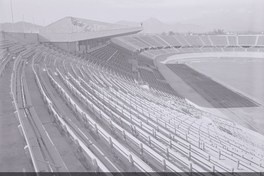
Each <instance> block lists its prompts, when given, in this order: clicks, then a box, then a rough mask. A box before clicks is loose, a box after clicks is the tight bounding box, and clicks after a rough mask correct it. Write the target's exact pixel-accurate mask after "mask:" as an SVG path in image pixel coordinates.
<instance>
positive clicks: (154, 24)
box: [116, 18, 207, 33]
mask: <svg viewBox="0 0 264 176" xmlns="http://www.w3.org/2000/svg"><path fill="white" fill-rule="evenodd" d="M116 24H120V25H126V26H130V27H137V26H140V24H141V22H131V21H119V22H116ZM142 24H143V27H144V29H143V30H142V33H162V32H169V31H174V32H206V31H207V29H205V28H202V27H201V26H198V25H195V24H183V23H176V24H167V23H163V22H161V21H160V20H158V19H156V18H149V19H147V20H145V21H142Z"/></svg>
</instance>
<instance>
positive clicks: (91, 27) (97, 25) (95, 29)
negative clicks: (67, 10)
mask: <svg viewBox="0 0 264 176" xmlns="http://www.w3.org/2000/svg"><path fill="white" fill-rule="evenodd" d="M142 29H143V28H142V27H127V26H122V25H117V24H111V23H104V22H98V21H92V20H87V19H81V18H74V17H65V18H62V19H61V20H58V21H56V22H54V23H52V24H50V25H48V26H46V27H44V28H43V29H41V31H40V36H41V39H42V40H44V41H45V40H46V41H50V42H73V41H80V40H88V39H95V38H101V37H111V36H113V37H114V36H118V35H125V34H133V33H137V32H140V31H141V30H142Z"/></svg>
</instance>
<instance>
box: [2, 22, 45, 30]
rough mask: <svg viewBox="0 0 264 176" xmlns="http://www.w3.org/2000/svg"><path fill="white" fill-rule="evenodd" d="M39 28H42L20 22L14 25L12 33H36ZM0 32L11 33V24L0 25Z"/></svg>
mask: <svg viewBox="0 0 264 176" xmlns="http://www.w3.org/2000/svg"><path fill="white" fill-rule="evenodd" d="M24 28H25V31H24ZM41 28H43V27H42V26H40V25H35V24H32V23H28V22H24V24H23V22H21V21H20V22H17V23H14V32H26V33H37V32H39V30H40V29H41ZM0 30H1V31H5V32H13V26H12V23H0Z"/></svg>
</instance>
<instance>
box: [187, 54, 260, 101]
mask: <svg viewBox="0 0 264 176" xmlns="http://www.w3.org/2000/svg"><path fill="white" fill-rule="evenodd" d="M187 64H188V65H189V66H191V67H192V68H194V69H196V70H197V71H199V72H202V73H204V74H206V75H208V76H210V77H212V78H213V79H216V80H219V81H220V82H221V83H224V84H226V85H228V86H231V87H232V88H235V89H237V90H239V91H241V92H243V93H244V95H248V96H249V97H253V98H255V99H257V100H258V101H259V102H260V103H262V104H264V58H263V59H251V58H235V59H234V58H210V59H208V58H207V59H199V61H194V62H190V63H187Z"/></svg>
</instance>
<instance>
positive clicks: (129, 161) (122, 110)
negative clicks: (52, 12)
mask: <svg viewBox="0 0 264 176" xmlns="http://www.w3.org/2000/svg"><path fill="white" fill-rule="evenodd" d="M81 21H82V20H80V21H75V23H77V22H81ZM86 22H87V21H86ZM87 23H88V22H87ZM94 28H95V27H91V28H89V30H95V29H94ZM99 29H100V30H103V27H102V26H99V27H96V30H99ZM83 30H86V29H83ZM87 30H88V29H87ZM231 40H232V39H231ZM254 42H255V43H254ZM122 43H124V46H123V45H122ZM231 43H232V41H231V42H230V38H229V37H223V36H218V37H212V36H188V37H186V36H180V35H176V36H163V35H149V36H148V35H131V36H125V37H117V38H114V39H113V40H112V42H109V43H108V44H106V45H104V46H100V47H99V48H96V49H94V50H92V51H91V52H88V53H82V54H80V55H73V54H71V53H70V52H67V51H64V50H61V49H60V48H58V47H57V46H56V45H53V44H52V43H50V44H30V45H29V44H28V45H20V44H17V43H16V42H13V43H12V42H11V41H7V40H4V41H1V42H0V46H1V51H0V56H1V60H0V61H1V65H0V66H1V68H0V71H1V72H0V73H1V75H2V77H3V76H5V77H6V78H9V79H8V80H10V77H11V86H10V90H9V92H11V93H10V95H11V99H12V100H11V101H10V102H13V106H14V108H15V112H16V113H15V116H16V117H17V119H18V122H19V124H20V125H19V131H20V133H21V134H22V138H23V139H25V140H24V142H25V143H26V147H25V151H26V152H25V153H26V155H27V157H28V158H30V163H31V165H32V168H33V171H35V172H68V171H71V169H73V168H75V170H74V169H73V170H74V171H88V172H106V173H109V172H133V173H134V172H186V173H191V172H216V173H227V174H228V173H230V174H232V173H234V172H263V171H264V162H263V160H264V154H263V153H264V146H263V144H264V139H263V136H262V135H260V134H257V133H255V132H252V131H251V130H249V129H246V128H244V127H242V126H240V125H238V124H236V123H235V122H233V121H230V120H227V119H224V118H220V117H218V116H216V115H214V114H211V113H209V112H207V111H205V110H201V109H199V108H196V106H194V105H193V104H191V103H189V102H188V101H187V100H185V99H184V98H183V97H182V96H181V95H180V94H179V93H177V92H176V91H174V90H173V89H172V87H171V86H170V84H168V82H167V81H166V77H165V76H164V75H163V74H161V72H160V71H159V69H158V68H157V66H156V64H155V62H154V61H155V57H156V56H159V55H161V56H162V55H164V56H167V55H172V54H175V53H177V54H182V53H190V54H195V53H196V52H197V53H202V52H224V51H228V52H234V51H243V52H246V51H250V52H261V50H260V49H259V48H254V47H252V48H241V47H240V46H239V45H240V44H241V46H242V45H243V46H244V44H245V46H248V45H249V44H250V46H251V44H252V46H254V45H255V44H256V38H255V39H252V38H248V37H247V38H243V37H242V38H240V37H238V44H239V45H238V46H237V47H235V48H233V47H231V49H232V50H230V48H228V47H226V46H227V45H228V46H232V45H233V44H231ZM257 43H260V44H261V37H258V42H257ZM258 45H259V44H258ZM168 46H169V48H166V47H168ZM171 46H172V47H171ZM211 46H212V47H211ZM216 46H217V47H216ZM151 47H158V48H151ZM174 47H175V48H174ZM140 48H148V49H147V50H143V51H142V52H138V53H136V52H135V50H137V49H140ZM165 66H167V67H168V68H169V70H170V71H172V72H173V73H175V74H176V75H177V76H179V77H180V78H181V79H183V80H184V81H185V82H186V83H187V84H189V85H190V86H191V87H192V88H193V89H194V90H196V91H197V92H198V93H200V94H201V95H203V96H204V97H207V100H208V101H209V102H211V103H212V104H213V105H214V106H215V107H217V108H234V107H256V106H258V104H257V103H255V102H253V101H251V100H249V99H247V98H245V97H243V96H242V95H240V94H237V93H235V92H233V91H231V90H229V89H227V88H226V87H224V86H222V85H220V84H218V83H216V82H214V81H213V80H212V79H210V78H208V77H207V76H205V75H202V74H201V73H198V72H197V71H195V70H193V69H191V68H190V67H188V66H187V65H185V64H166V65H165ZM3 72H5V74H2V73H3ZM8 74H9V75H8ZM9 76H10V77H9ZM0 79H1V78H0ZM7 87H8V86H7ZM32 95H34V96H32ZM9 97H10V96H9ZM36 102H37V103H36ZM47 154H49V155H47ZM43 161H45V162H43ZM47 163H49V164H47ZM58 166H59V167H58ZM76 168H77V169H76Z"/></svg>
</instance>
